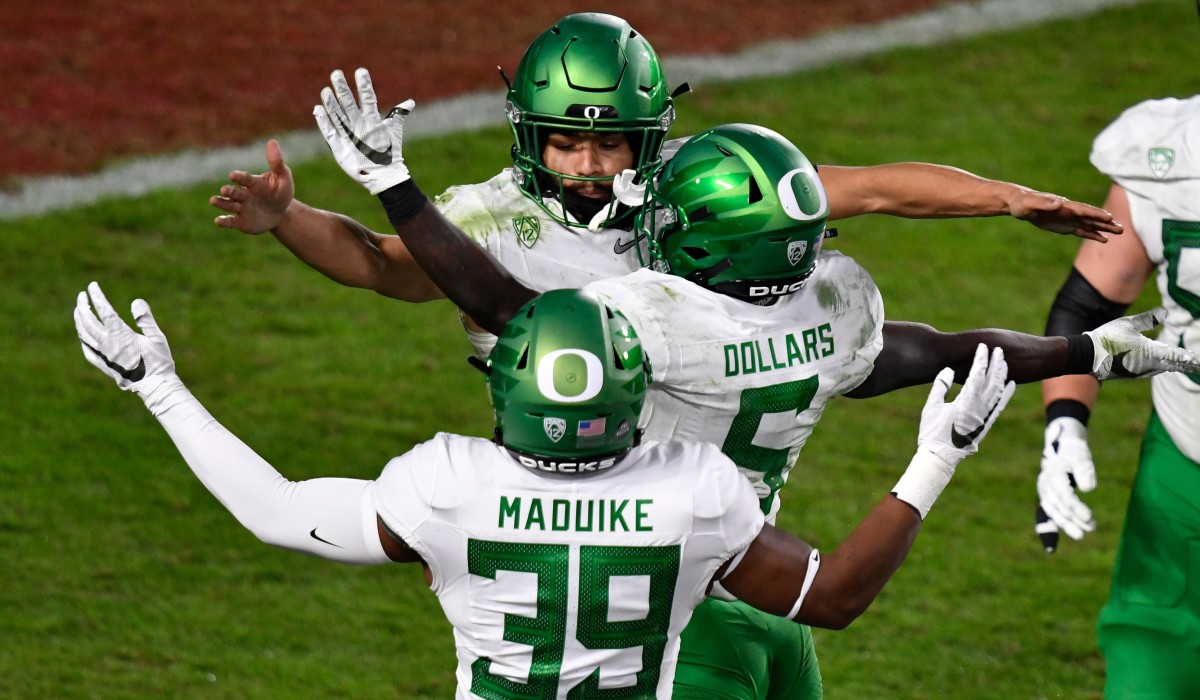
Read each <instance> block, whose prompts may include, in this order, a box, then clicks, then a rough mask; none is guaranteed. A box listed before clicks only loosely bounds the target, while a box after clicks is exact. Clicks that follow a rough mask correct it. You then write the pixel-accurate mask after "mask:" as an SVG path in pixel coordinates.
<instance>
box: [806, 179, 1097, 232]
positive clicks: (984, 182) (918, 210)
mask: <svg viewBox="0 0 1200 700" xmlns="http://www.w3.org/2000/svg"><path fill="white" fill-rule="evenodd" d="M820 172H821V182H822V183H823V184H824V185H825V191H826V193H827V194H828V196H829V211H830V214H829V218H830V219H831V220H833V219H845V218H848V217H851V216H857V215H859V214H871V213H874V214H890V215H892V216H902V217H905V218H910V219H931V218H955V217H976V216H1012V217H1013V218H1016V219H1020V220H1022V221H1028V222H1029V223H1031V224H1033V225H1034V226H1037V227H1038V228H1042V229H1045V230H1047V231H1051V232H1053V233H1058V234H1063V235H1073V236H1078V237H1080V238H1087V239H1090V240H1094V241H1098V242H1100V243H1104V242H1106V241H1107V236H1108V235H1110V234H1119V233H1121V226H1120V224H1118V223H1116V222H1115V221H1114V220H1113V216H1112V214H1109V213H1108V212H1106V211H1104V210H1103V209H1098V208H1096V207H1093V206H1091V205H1089V204H1082V203H1080V202H1074V201H1071V200H1069V199H1067V198H1065V197H1060V196H1058V195H1055V194H1050V193H1047V192H1038V191H1036V190H1031V189H1029V188H1028V187H1022V186H1021V185H1015V184H1012V183H1010V182H1002V181H1000V180H989V179H987V178H983V177H979V176H978V175H974V174H972V173H969V172H967V171H965V170H960V169H959V168H952V167H949V166H945V165H932V164H929V163H891V164H887V165H875V166H869V167H845V166H833V165H829V166H822V167H821V171H820Z"/></svg>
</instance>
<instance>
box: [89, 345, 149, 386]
mask: <svg viewBox="0 0 1200 700" xmlns="http://www.w3.org/2000/svg"><path fill="white" fill-rule="evenodd" d="M84 345H87V343H84ZM88 350H91V351H92V352H94V353H96V356H97V357H99V358H100V359H101V360H104V364H106V365H108V368H109V369H111V370H112V371H114V372H116V373H117V374H119V375H121V376H122V377H123V378H124V379H125V380H126V381H128V382H132V383H135V384H136V383H137V382H140V381H142V380H143V379H145V378H146V358H144V357H139V358H138V363H137V365H136V366H135V367H134V368H133V369H125V368H124V367H122V366H121V365H118V364H117V363H115V362H113V361H112V360H110V359H108V358H107V357H105V356H104V353H102V352H100V351H99V350H97V349H96V348H94V347H92V346H91V345H88Z"/></svg>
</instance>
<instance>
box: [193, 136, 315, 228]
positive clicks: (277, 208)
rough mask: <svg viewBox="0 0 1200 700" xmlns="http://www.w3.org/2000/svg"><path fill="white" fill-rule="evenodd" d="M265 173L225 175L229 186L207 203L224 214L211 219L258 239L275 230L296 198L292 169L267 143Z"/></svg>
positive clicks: (276, 147)
mask: <svg viewBox="0 0 1200 700" xmlns="http://www.w3.org/2000/svg"><path fill="white" fill-rule="evenodd" d="M267 168H268V169H267V172H265V173H262V174H261V175H253V174H251V173H248V172H246V171H245V170H234V171H233V172H231V173H229V181H230V182H232V183H233V184H232V185H222V187H221V191H220V194H217V195H213V196H212V197H210V198H209V200H208V203H209V204H211V205H213V206H214V207H216V208H217V209H220V210H221V211H223V212H227V213H226V214H222V215H220V216H218V217H217V218H216V219H213V223H215V224H216V225H217V226H220V227H222V228H232V229H237V230H238V231H241V232H242V233H249V234H251V235H258V234H260V233H266V232H267V231H270V230H272V229H274V228H275V227H277V226H278V225H279V222H280V221H282V220H283V215H284V213H285V212H286V211H287V208H288V205H289V204H291V203H292V199H293V198H294V197H295V194H296V183H295V181H294V180H293V179H292V169H291V168H289V167H288V166H287V164H285V163H284V162H283V150H282V149H281V148H280V147H279V142H278V141H276V140H275V139H271V140H270V141H268V142H267Z"/></svg>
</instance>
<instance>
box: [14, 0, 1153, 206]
mask: <svg viewBox="0 0 1200 700" xmlns="http://www.w3.org/2000/svg"><path fill="white" fill-rule="evenodd" d="M1144 1H1145V0H982V1H978V2H963V3H955V4H948V5H943V6H941V7H939V8H937V9H934V10H929V11H927V12H922V13H918V14H914V15H908V16H905V17H900V18H897V19H892V20H888V21H885V22H880V23H878V24H874V25H869V26H861V27H851V28H848V29H840V30H836V31H831V32H827V33H823V34H818V35H816V36H812V37H809V38H807V39H802V40H798V41H775V42H770V43H766V44H762V45H759V46H756V47H753V48H750V49H746V50H744V51H741V52H739V53H736V54H728V55H723V56H707V55H696V56H667V57H665V58H664V64H665V66H664V67H665V70H666V74H667V75H668V76H669V77H670V80H671V85H676V84H678V83H681V82H683V81H687V82H690V83H691V84H693V85H697V84H700V83H704V82H713V81H728V80H736V79H739V78H752V77H761V76H770V75H785V74H788V73H794V72H797V71H802V70H807V69H812V68H817V67H820V66H825V65H829V64H832V63H836V62H838V61H845V60H850V59H856V58H861V57H863V56H869V55H871V54H876V53H880V52H884V51H889V50H891V49H895V48H898V47H903V46H929V45H932V44H938V43H944V42H948V41H953V40H956V39H961V38H964V37H971V36H977V35H980V34H986V33H989V32H999V31H1006V30H1010V29H1015V28H1017V27H1023V26H1028V25H1032V24H1038V23H1040V22H1045V21H1048V20H1052V19H1058V18H1062V17H1079V16H1083V15H1086V14H1091V13H1094V12H1097V11H1099V10H1102V9H1104V8H1107V7H1114V6H1121V5H1135V4H1138V3H1139V2H1144ZM503 101H504V93H503V92H502V91H488V92H477V93H471V94H468V95H462V96H460V97H455V98H452V99H446V100H438V101H435V102H429V103H426V104H422V105H421V106H420V109H419V111H418V112H417V113H416V114H417V117H419V118H415V119H413V120H412V121H411V122H410V123H409V124H408V125H406V131H407V132H408V134H407V135H408V136H410V137H411V138H422V137H429V136H437V135H444V134H451V133H456V132H461V131H470V130H474V129H479V128H482V127H488V126H497V125H500V124H502V123H504V119H503V110H502V109H501V106H502V104H503ZM279 140H280V142H281V144H282V146H283V148H284V152H285V153H286V154H287V157H288V162H289V163H292V164H296V163H301V162H304V161H307V160H311V159H313V158H317V157H325V156H326V155H327V154H328V150H327V148H326V146H325V142H324V140H323V139H322V138H321V135H320V134H319V133H318V132H317V131H316V129H315V128H313V129H307V130H304V131H293V132H290V133H287V134H283V135H282V136H280V137H279ZM265 143H266V142H265V141H256V142H254V143H249V144H246V145H244V146H238V147H228V148H216V149H212V150H206V151H182V152H180V153H176V154H173V155H168V156H156V157H152V158H140V159H136V160H132V161H130V162H128V163H124V164H122V165H119V166H115V167H111V168H108V169H106V170H103V171H101V172H98V173H96V174H94V175H85V176H78V177H65V176H52V177H40V178H30V179H27V180H24V181H23V182H21V183H20V190H19V192H17V193H16V194H0V220H5V219H17V218H22V217H26V216H35V215H38V214H45V213H49V212H53V211H57V210H62V209H70V208H73V207H77V206H81V205H85V204H91V203H92V202H96V201H99V200H101V199H107V198H110V197H130V196H140V195H143V194H146V193H147V192H151V191H153V190H161V189H171V188H180V187H187V186H191V185H196V184H199V183H201V182H209V181H211V182H213V183H214V184H215V183H219V182H224V181H225V178H226V176H227V175H228V173H229V171H230V170H234V169H237V168H249V169H256V168H265V162H264V160H263V158H264V156H263V149H264V145H265Z"/></svg>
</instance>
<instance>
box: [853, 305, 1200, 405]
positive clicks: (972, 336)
mask: <svg viewBox="0 0 1200 700" xmlns="http://www.w3.org/2000/svg"><path fill="white" fill-rule="evenodd" d="M1165 313H1166V312H1165V310H1164V309H1162V308H1161V307H1159V308H1157V309H1151V310H1150V311H1144V312H1142V313H1140V314H1137V315H1135V316H1125V317H1122V318H1118V319H1115V320H1113V321H1109V322H1108V323H1106V324H1104V325H1103V326H1100V327H1099V328H1096V329H1095V330H1091V331H1087V332H1085V333H1081V334H1079V335H1068V336H1051V337H1042V336H1037V335H1029V334H1027V333H1017V332H1016V331H1006V330H1001V329H997V328H985V329H979V330H971V331H962V332H960V333H942V332H940V331H938V330H936V329H934V328H932V327H930V326H927V325H925V324H923V323H903V322H896V321H887V322H885V323H884V326H883V349H882V350H881V351H880V353H879V357H878V358H876V360H875V368H874V369H873V370H872V371H871V374H870V375H869V376H868V377H867V378H866V379H865V380H864V381H863V383H862V384H860V385H859V386H857V387H855V388H854V389H853V390H852V391H849V392H847V393H846V396H849V397H850V398H854V399H862V398H868V397H871V396H878V395H880V394H885V393H887V392H889V391H894V390H896V389H903V388H904V387H909V386H914V385H917V384H925V383H927V382H930V381H932V380H933V377H934V376H935V375H936V373H937V372H938V369H939V368H941V367H949V368H951V369H953V370H954V374H955V377H956V380H958V381H961V380H962V379H963V377H964V376H966V372H967V368H968V367H969V366H970V365H969V363H970V358H971V352H972V350H971V348H973V347H974V346H975V345H976V344H979V343H983V344H985V345H988V346H990V347H999V348H1003V349H1004V353H1005V356H1006V357H1008V358H1009V368H1010V372H1009V374H1010V376H1011V377H1012V378H1013V380H1015V381H1016V382H1017V383H1026V382H1036V381H1040V380H1043V379H1048V378H1050V377H1058V376H1062V375H1075V374H1090V375H1091V376H1092V377H1094V378H1095V379H1099V380H1101V381H1104V380H1106V379H1115V378H1125V379H1131V378H1144V377H1151V376H1154V375H1156V374H1160V373H1162V372H1196V371H1200V356H1197V355H1196V354H1195V353H1192V352H1190V351H1188V350H1185V349H1183V348H1180V347H1173V346H1170V345H1165V344H1163V343H1160V342H1158V341H1157V340H1151V339H1150V338H1147V337H1146V336H1144V335H1142V333H1144V332H1145V331H1148V330H1150V329H1151V328H1154V327H1155V326H1156V325H1158V324H1159V323H1160V322H1161V320H1162V317H1163V315H1164V314H1165Z"/></svg>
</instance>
